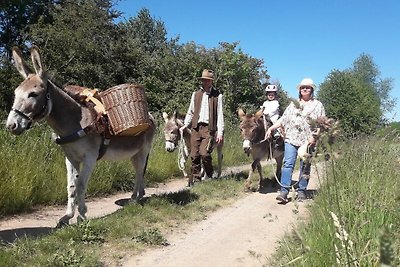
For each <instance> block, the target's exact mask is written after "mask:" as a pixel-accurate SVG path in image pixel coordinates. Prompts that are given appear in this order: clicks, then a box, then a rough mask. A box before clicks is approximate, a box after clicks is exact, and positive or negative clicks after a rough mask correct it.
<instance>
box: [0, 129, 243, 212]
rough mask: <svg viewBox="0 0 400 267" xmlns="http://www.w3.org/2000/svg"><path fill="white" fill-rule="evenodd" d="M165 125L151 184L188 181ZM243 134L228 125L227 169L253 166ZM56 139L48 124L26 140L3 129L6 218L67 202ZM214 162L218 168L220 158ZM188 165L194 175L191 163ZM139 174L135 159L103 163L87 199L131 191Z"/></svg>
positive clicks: (0, 199)
mask: <svg viewBox="0 0 400 267" xmlns="http://www.w3.org/2000/svg"><path fill="white" fill-rule="evenodd" d="M162 126H163V125H159V126H158V131H157V135H156V138H155V141H154V143H153V147H152V150H151V152H150V157H149V163H148V166H147V172H146V175H145V178H146V184H147V185H151V184H154V183H157V182H163V181H166V180H168V179H170V178H172V177H181V176H182V174H181V171H180V170H179V168H178V163H177V162H178V159H177V158H178V156H177V152H173V153H169V152H166V151H165V149H164V146H165V145H164V135H163V133H162ZM237 129H238V127H237V126H232V125H231V126H229V125H228V126H227V130H226V136H225V147H224V160H223V167H226V166H229V165H235V164H239V163H244V162H248V159H247V158H246V157H245V155H244V153H243V152H242V149H241V138H240V136H239V131H238V130H237ZM50 136H51V130H50V129H49V128H48V127H47V126H45V125H35V127H34V128H33V129H31V130H29V131H28V132H26V133H24V134H23V135H21V136H14V135H12V134H10V133H9V132H7V131H6V130H5V129H0V149H1V153H0V215H6V214H14V213H18V212H24V211H29V210H31V209H32V208H33V207H34V206H35V205H41V204H43V205H46V204H61V203H65V202H66V199H67V193H66V188H67V182H66V180H67V179H66V170H65V163H64V156H63V153H62V150H61V148H60V147H59V146H58V145H56V144H55V143H54V142H53V141H52V140H51V138H50ZM213 154H216V153H213ZM213 157H215V155H213ZM213 163H214V165H215V163H216V158H214V162H213ZM186 165H187V166H186V168H187V171H188V172H189V171H190V159H189V160H188V162H187V164H186ZM134 175H135V172H134V169H133V167H132V165H131V163H130V161H129V160H127V161H121V162H106V161H99V162H98V164H97V165H96V167H95V170H94V172H93V174H92V176H91V178H90V181H89V186H88V194H87V195H88V196H101V195H106V194H110V193H113V192H116V191H130V190H132V188H133V183H134V180H133V178H134Z"/></svg>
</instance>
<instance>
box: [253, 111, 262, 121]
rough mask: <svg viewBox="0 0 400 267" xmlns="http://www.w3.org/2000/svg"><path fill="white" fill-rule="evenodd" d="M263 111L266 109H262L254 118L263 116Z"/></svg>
mask: <svg viewBox="0 0 400 267" xmlns="http://www.w3.org/2000/svg"><path fill="white" fill-rule="evenodd" d="M263 111H264V109H260V110H259V111H257V112H256V114H254V116H255V117H256V118H257V119H258V118H260V117H261V116H262V115H263Z"/></svg>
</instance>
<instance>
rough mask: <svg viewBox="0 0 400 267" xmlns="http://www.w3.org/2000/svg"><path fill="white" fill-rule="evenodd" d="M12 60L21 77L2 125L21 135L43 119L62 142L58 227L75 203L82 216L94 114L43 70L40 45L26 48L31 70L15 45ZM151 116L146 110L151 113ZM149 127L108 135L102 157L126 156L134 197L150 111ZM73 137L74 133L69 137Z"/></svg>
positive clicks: (94, 146)
mask: <svg viewBox="0 0 400 267" xmlns="http://www.w3.org/2000/svg"><path fill="white" fill-rule="evenodd" d="M12 54H13V59H14V64H15V66H16V68H17V70H18V71H19V73H20V74H21V75H22V76H23V77H24V78H25V80H24V81H23V82H22V83H21V84H20V85H19V86H18V87H17V88H16V89H15V92H14V93H15V99H14V103H13V106H12V109H11V111H10V113H9V114H8V118H7V123H6V126H7V128H8V130H9V131H10V132H11V133H13V134H15V135H21V134H22V133H24V132H25V131H26V130H28V129H29V128H30V126H31V124H32V123H34V122H40V121H46V122H47V123H48V124H49V126H50V127H51V128H52V129H53V131H54V133H55V134H56V135H58V136H59V138H60V139H63V138H64V140H68V142H67V141H66V142H62V143H61V144H60V143H59V144H60V145H61V148H62V150H63V151H64V154H65V157H66V158H65V164H66V169H67V180H68V187H67V192H68V204H67V210H66V213H65V215H64V216H62V217H61V218H60V219H59V221H58V224H57V227H61V226H63V225H68V224H69V220H70V219H71V218H73V217H74V214H75V209H76V204H77V206H78V217H77V220H78V222H80V221H82V220H84V219H86V212H87V207H86V204H85V194H86V189H87V185H88V181H89V178H90V175H91V173H92V171H93V169H94V167H95V164H96V160H97V158H98V156H99V153H100V152H99V148H100V147H102V143H103V141H104V138H103V137H102V136H101V135H100V134H98V133H97V132H95V131H87V129H88V128H90V126H91V125H92V124H93V122H94V121H95V120H96V117H95V115H94V114H93V112H92V111H91V110H90V109H89V108H88V107H87V106H84V105H81V104H80V103H79V102H77V101H75V100H74V99H73V98H72V97H71V96H70V95H69V94H67V93H66V92H65V91H63V90H62V89H60V88H59V87H57V86H56V85H55V84H54V83H52V82H51V81H50V79H49V78H48V74H47V72H46V71H45V70H44V66H43V64H42V59H41V56H40V54H39V49H38V48H37V47H33V48H32V49H31V59H32V62H33V66H34V69H35V73H33V72H32V71H31V70H30V68H29V67H28V65H27V64H26V62H25V61H24V60H23V58H22V53H21V51H20V50H19V49H18V48H13V51H12ZM150 117H151V116H150ZM150 120H151V122H150V127H149V129H148V130H147V131H145V132H144V133H142V134H140V135H137V136H125V137H122V136H111V139H110V143H109V146H108V149H107V150H106V152H105V154H104V155H103V157H102V159H105V160H123V159H129V158H130V160H131V162H132V165H133V167H134V168H135V170H136V182H135V186H134V190H133V194H132V196H131V199H132V200H135V201H139V200H140V199H141V198H142V197H143V195H144V173H145V170H146V166H147V160H148V156H149V152H150V149H151V144H152V141H153V138H154V135H155V131H156V124H155V121H154V119H153V118H152V117H151V119H150ZM71 137H75V138H71Z"/></svg>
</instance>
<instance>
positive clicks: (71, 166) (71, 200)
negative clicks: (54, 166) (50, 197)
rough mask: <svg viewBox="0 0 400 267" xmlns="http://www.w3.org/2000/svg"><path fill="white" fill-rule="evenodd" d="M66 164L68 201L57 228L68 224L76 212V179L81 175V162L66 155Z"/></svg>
mask: <svg viewBox="0 0 400 267" xmlns="http://www.w3.org/2000/svg"><path fill="white" fill-rule="evenodd" d="M65 166H66V168H67V184H68V185H67V192H68V203H67V210H66V212H65V215H64V216H63V217H61V218H60V219H59V220H58V223H57V228H60V227H62V226H64V225H68V224H69V220H70V219H71V218H72V217H74V214H75V197H76V181H77V180H78V177H79V162H76V161H70V160H69V159H68V158H67V157H65Z"/></svg>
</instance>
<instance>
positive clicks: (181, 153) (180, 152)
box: [178, 131, 185, 171]
mask: <svg viewBox="0 0 400 267" xmlns="http://www.w3.org/2000/svg"><path fill="white" fill-rule="evenodd" d="M179 134H180V136H181V140H179V141H178V167H179V170H181V171H184V170H185V165H184V164H183V162H184V161H183V159H184V158H185V155H184V151H183V150H184V148H185V140H184V139H183V131H179Z"/></svg>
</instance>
